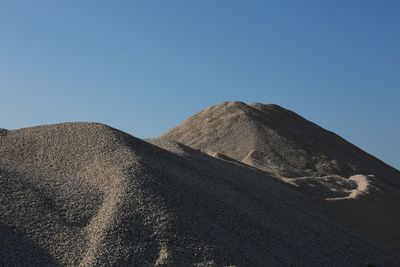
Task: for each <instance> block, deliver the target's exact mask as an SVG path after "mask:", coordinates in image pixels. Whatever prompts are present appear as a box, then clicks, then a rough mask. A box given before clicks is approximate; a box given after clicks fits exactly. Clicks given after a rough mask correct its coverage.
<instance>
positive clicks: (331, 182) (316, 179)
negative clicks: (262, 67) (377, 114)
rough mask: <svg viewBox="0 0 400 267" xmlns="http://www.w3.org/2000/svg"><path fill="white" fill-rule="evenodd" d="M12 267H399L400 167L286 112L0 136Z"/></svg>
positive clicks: (225, 110) (233, 110)
mask: <svg viewBox="0 0 400 267" xmlns="http://www.w3.org/2000/svg"><path fill="white" fill-rule="evenodd" d="M0 188H1V189H0V236H1V241H0V242H1V244H0V265H2V266H26V265H28V266H78V265H79V266H399V265H400V223H399V222H400V172H399V171H398V170H397V169H395V168H393V167H391V166H389V165H387V164H385V163H384V162H382V161H381V160H379V159H377V158H375V157H374V156H372V155H370V154H368V153H367V152H365V151H363V150H361V149H359V148H358V147H356V146H355V145H353V144H351V143H349V142H347V141H346V140H344V139H343V138H341V137H340V136H338V135H336V134H335V133H332V132H330V131H327V130H325V129H323V128H321V127H319V126H318V125H316V124H314V123H312V122H310V121H308V120H306V119H304V118H302V117H301V116H300V115H298V114H296V113H295V112H293V111H290V110H287V109H285V108H283V107H280V106H278V105H265V104H260V103H254V104H246V103H243V102H224V103H221V104H218V105H215V106H211V107H209V108H207V109H205V110H203V111H200V112H199V113H197V114H195V115H193V116H191V117H189V118H188V119H186V120H185V121H183V122H182V123H181V124H179V125H178V126H176V127H174V128H172V129H171V130H169V131H167V132H166V133H164V134H162V135H161V136H160V137H159V138H154V139H139V138H136V137H134V136H132V135H129V134H127V133H125V132H122V131H120V130H118V129H114V128H112V127H109V126H107V125H104V124H100V123H85V122H80V123H61V124H53V125H44V126H35V127H29V128H22V129H17V130H6V129H1V130H0Z"/></svg>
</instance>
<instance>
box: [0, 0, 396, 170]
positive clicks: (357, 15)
mask: <svg viewBox="0 0 400 267" xmlns="http://www.w3.org/2000/svg"><path fill="white" fill-rule="evenodd" d="M225 100H241V101H245V102H263V103H276V104H279V105H282V106H284V107H286V108H289V109H291V110H294V111H296V112H297V113H299V114H301V115H303V116H304V117H306V118H308V119H310V120H312V121H314V122H316V123H318V124H319V125H321V126H323V127H325V128H327V129H330V130H332V131H335V132H336V133H338V134H340V135H342V136H343V137H344V138H346V139H348V140H349V141H351V142H352V143H354V144H356V145H358V146H360V147H361V148H363V149H365V150H367V151H368V152H370V153H372V154H374V155H376V156H378V157H379V158H381V159H383V160H384V161H386V162H388V163H389V164H391V165H393V166H395V167H397V168H400V157H399V155H398V153H399V151H400V1H386V0H385V1H384V0H376V1H367V0H360V1H349V0H337V1H320V0H316V1H306V0H305V1H295V0H293V1H283V0H277V1H245V0H240V1H234V0H229V1H220V0H218V1H216V0H209V1H186V0H182V1H171V0H168V1H147V0H146V1H144V0H143V1H97V0H96V1H95V0H93V1H81V0H80V1H71V0H68V1H67V0H65V1H61V0H60V1H40V0H37V1H28V0H27V1H17V0H2V1H0V127H2V128H8V129H15V128H20V127H26V126H32V125H37V124H49V123H57V122H64V121H98V122H103V123H106V124H109V125H111V126H114V127H116V128H119V129H122V130H124V131H126V132H129V133H131V134H133V135H135V136H138V137H154V136H158V135H159V134H160V133H162V132H164V131H166V130H167V129H168V128H170V127H172V126H174V125H176V124H177V123H179V122H180V121H181V120H183V119H185V118H186V117H188V116H189V115H191V114H193V113H195V112H197V111H199V110H201V109H203V108H205V107H207V106H209V105H212V104H216V103H219V102H222V101H225Z"/></svg>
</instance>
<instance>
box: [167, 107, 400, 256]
mask: <svg viewBox="0 0 400 267" xmlns="http://www.w3.org/2000/svg"><path fill="white" fill-rule="evenodd" d="M371 127H374V126H373V125H371ZM159 139H160V140H164V141H175V142H179V143H182V144H185V145H187V146H190V147H192V148H194V149H199V150H201V151H203V152H205V153H207V154H209V155H217V157H219V158H222V157H229V158H232V159H234V160H236V161H240V162H242V163H244V164H247V165H249V166H252V167H255V168H257V169H260V170H262V171H264V172H265V173H267V174H268V175H270V176H273V177H275V178H277V179H280V180H282V181H286V182H288V181H290V184H295V185H296V187H295V189H296V190H298V191H301V192H303V193H304V194H307V195H309V196H310V197H311V198H312V199H315V201H317V202H318V201H325V200H326V201H325V205H326V206H328V207H330V208H332V209H333V210H334V211H335V213H336V214H337V215H339V216H340V217H341V218H342V219H344V220H346V221H348V222H349V223H351V224H352V225H354V226H356V227H357V228H359V229H361V230H362V231H364V232H365V233H367V234H368V235H369V236H370V237H373V238H376V239H379V240H382V241H384V242H385V243H387V244H388V245H390V246H392V247H393V248H394V249H396V250H397V251H398V252H399V253H400V223H399V222H400V172H399V171H398V170H397V169H395V168H393V167H391V166H389V165H387V164H385V163H384V162H382V161H381V160H379V159H377V158H375V157H373V156H372V155H370V154H368V153H366V152H365V151H363V150H361V149H360V148H358V147H356V146H355V145H353V144H351V143H349V142H348V141H346V140H344V139H343V138H341V137H340V136H338V135H337V134H335V133H333V132H331V131H328V130H325V129H323V128H321V127H320V126H318V125H316V124H314V123H312V122H310V121H308V120H306V119H304V118H303V117H301V116H300V115H298V114H296V113H295V112H292V111H290V110H287V109H285V108H283V107H280V106H278V105H275V104H268V105H265V104H261V103H254V104H246V103H243V102H224V103H221V104H218V105H215V106H211V107H209V108H207V109H205V110H203V111H200V112H198V113H197V114H195V115H193V116H191V117H190V118H188V119H186V120H185V121H183V122H182V123H181V124H179V125H178V126H176V127H174V128H172V129H171V130H169V131H168V132H166V133H165V134H163V135H162V136H161V137H160V138H159ZM351 177H369V178H368V185H367V187H366V188H365V190H362V191H360V190H358V189H360V188H363V187H358V184H357V183H358V182H357V181H352V180H351V179H350V178H351ZM349 186H350V188H349ZM351 190H352V191H351ZM328 200H342V201H328Z"/></svg>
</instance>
